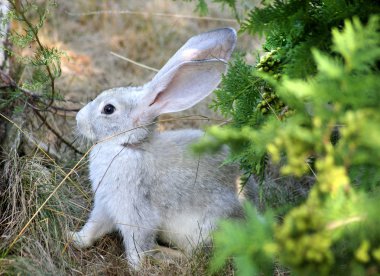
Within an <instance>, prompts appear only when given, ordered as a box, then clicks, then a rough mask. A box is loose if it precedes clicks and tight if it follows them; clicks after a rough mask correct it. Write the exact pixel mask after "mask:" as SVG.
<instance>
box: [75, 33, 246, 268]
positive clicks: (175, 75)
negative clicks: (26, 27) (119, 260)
mask: <svg viewBox="0 0 380 276" xmlns="http://www.w3.org/2000/svg"><path fill="white" fill-rule="evenodd" d="M235 41H236V33H235V31H234V30H233V29H229V28H225V29H219V30H215V31H212V32H208V33H204V34H201V35H198V36H195V37H193V38H191V39H190V40H189V41H188V42H187V43H186V44H185V45H184V46H183V47H182V48H181V49H180V50H179V51H178V52H177V53H176V54H175V55H174V56H173V58H172V59H170V61H169V62H168V63H167V64H166V65H165V66H164V67H163V69H162V70H161V71H160V72H159V73H158V74H157V75H156V77H155V78H154V79H153V80H152V82H150V83H148V84H146V85H145V86H143V87H137V88H114V89H111V90H108V91H105V92H103V93H102V94H100V95H99V96H98V97H97V98H96V99H95V100H94V101H92V102H90V103H89V104H88V105H86V106H85V107H84V108H83V109H82V110H81V111H80V112H79V113H78V115H77V123H78V128H79V131H80V132H81V133H82V134H83V135H84V136H85V137H87V138H89V139H91V140H93V141H95V142H97V144H96V146H95V147H94V148H93V149H92V151H91V154H90V179H91V183H92V188H93V192H94V208H93V210H92V212H91V215H90V218H89V219H88V221H87V223H86V224H85V226H84V227H83V228H82V230H81V231H79V232H76V233H71V234H70V235H71V236H72V238H73V241H74V243H75V244H76V245H77V246H79V247H87V246H90V245H91V244H92V243H93V242H94V241H95V240H96V239H98V238H101V237H102V236H103V235H104V234H106V233H109V232H111V231H113V230H118V231H119V232H120V233H121V234H122V236H123V240H124V245H125V250H126V257H127V259H128V261H129V262H130V263H131V265H133V266H134V267H136V268H137V267H138V265H139V264H140V260H141V257H143V256H144V255H145V254H148V252H149V251H151V250H152V249H153V247H154V246H155V240H156V237H157V236H158V235H159V236H160V238H161V239H163V240H164V241H165V242H167V243H170V244H174V245H175V246H177V247H178V248H180V249H182V250H183V251H185V252H186V253H188V254H190V253H191V252H192V250H193V249H194V247H195V246H197V245H198V244H201V243H204V242H206V243H207V242H209V241H210V232H211V231H212V230H213V229H214V228H215V226H216V222H217V221H218V220H219V219H221V218H227V217H233V216H241V214H242V211H241V205H240V201H239V199H238V187H237V180H238V178H239V170H238V168H237V167H236V166H233V165H224V166H222V163H223V161H224V160H225V157H226V154H227V149H224V150H223V151H221V152H220V153H219V154H216V155H207V156H202V157H199V156H195V155H193V154H192V153H191V152H190V151H189V145H190V144H192V143H194V142H196V141H197V140H198V139H199V138H200V137H202V135H203V132H201V131H199V130H178V131H167V132H162V133H158V132H156V131H155V127H154V120H155V118H156V117H157V116H158V115H160V114H162V113H166V112H176V111H180V110H183V109H186V108H189V107H191V106H193V105H194V104H196V103H197V102H199V101H201V100H202V99H203V98H204V97H206V96H207V95H209V94H210V93H211V92H212V91H213V90H214V89H215V87H216V86H217V85H218V83H219V81H220V79H221V74H222V73H224V72H225V70H226V61H227V60H228V58H229V57H230V55H231V52H232V50H233V48H234V46H235ZM107 104H112V105H113V106H115V108H116V109H115V112H114V113H112V114H109V115H106V114H104V112H103V108H104V106H105V105H107Z"/></svg>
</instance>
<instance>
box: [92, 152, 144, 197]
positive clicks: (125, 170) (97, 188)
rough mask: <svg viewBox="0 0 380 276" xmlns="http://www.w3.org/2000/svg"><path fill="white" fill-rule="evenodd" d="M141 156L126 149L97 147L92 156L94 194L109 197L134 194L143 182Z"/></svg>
mask: <svg viewBox="0 0 380 276" xmlns="http://www.w3.org/2000/svg"><path fill="white" fill-rule="evenodd" d="M140 159H141V156H140V155H139V153H138V152H133V151H130V150H128V149H126V148H125V147H122V146H119V147H116V146H115V147H107V145H106V146H101V145H99V146H96V147H95V148H94V149H93V150H92V152H91V154H90V165H89V169H90V180H91V185H92V189H93V192H94V193H95V194H96V193H102V194H107V195H111V196H112V195H115V194H114V193H120V192H128V193H132V192H133V191H134V190H135V189H136V186H138V184H139V183H140V182H141V176H140V175H139V174H137V173H136V172H137V171H138V170H139V168H138V167H139V163H141V162H140Z"/></svg>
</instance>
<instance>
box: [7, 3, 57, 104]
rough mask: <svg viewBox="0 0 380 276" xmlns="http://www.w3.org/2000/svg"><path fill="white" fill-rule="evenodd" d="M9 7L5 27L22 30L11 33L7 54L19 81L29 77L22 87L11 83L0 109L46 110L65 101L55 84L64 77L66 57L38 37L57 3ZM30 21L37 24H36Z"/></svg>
mask: <svg viewBox="0 0 380 276" xmlns="http://www.w3.org/2000/svg"><path fill="white" fill-rule="evenodd" d="M9 3H10V7H11V9H10V11H9V13H8V14H7V17H6V18H4V20H3V21H4V22H3V24H4V23H6V22H15V23H17V24H19V26H20V28H18V29H17V28H15V29H12V30H11V31H10V33H9V35H8V39H9V41H10V43H11V46H12V47H9V48H7V49H5V50H6V52H7V53H8V54H9V56H11V57H13V58H14V60H15V65H14V67H15V68H17V69H18V71H15V72H14V75H15V77H14V78H15V79H16V81H17V78H19V75H26V76H27V77H26V80H25V81H24V82H23V83H22V84H21V85H20V86H18V85H16V81H14V82H12V81H10V82H11V83H10V84H9V86H10V88H11V89H9V90H8V91H7V92H8V93H5V95H4V96H2V97H1V99H0V109H2V108H9V107H10V106H12V107H13V108H16V109H17V108H18V107H20V106H31V107H33V108H34V109H36V110H37V109H45V110H46V109H48V108H49V107H51V105H52V103H53V100H55V99H61V98H62V97H61V95H60V94H59V91H57V89H56V87H55V81H56V79H57V78H59V77H60V76H61V58H62V56H63V55H64V53H63V52H62V51H60V50H59V49H57V48H55V47H48V46H46V45H44V44H43V43H42V42H41V40H40V34H39V33H40V31H41V29H42V28H43V26H44V24H45V22H46V20H47V15H48V14H49V9H50V8H51V7H54V6H55V5H56V4H55V2H54V1H48V2H47V4H46V5H45V6H41V5H38V4H37V3H36V2H35V1H32V2H27V1H9ZM31 18H38V20H37V22H34V20H32V19H31ZM26 48H30V49H32V54H31V55H30V54H29V55H28V54H27V55H25V54H22V53H23V50H24V49H26ZM32 94H33V95H32ZM20 100H21V101H20ZM25 102H28V103H29V104H25ZM17 106H18V107H17Z"/></svg>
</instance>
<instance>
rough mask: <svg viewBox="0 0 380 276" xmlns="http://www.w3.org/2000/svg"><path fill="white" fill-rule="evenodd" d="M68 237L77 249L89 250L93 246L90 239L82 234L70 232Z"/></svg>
mask: <svg viewBox="0 0 380 276" xmlns="http://www.w3.org/2000/svg"><path fill="white" fill-rule="evenodd" d="M67 236H68V239H69V240H71V241H72V242H73V244H74V246H75V247H77V248H87V247H90V246H91V245H92V240H91V239H90V237H88V236H85V235H83V234H82V233H81V232H74V231H69V232H68V234H67Z"/></svg>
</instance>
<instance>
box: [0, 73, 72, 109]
mask: <svg viewBox="0 0 380 276" xmlns="http://www.w3.org/2000/svg"><path fill="white" fill-rule="evenodd" d="M0 78H1V79H2V81H3V82H4V85H2V86H1V87H0V88H11V89H13V90H18V91H20V92H22V93H23V94H24V95H25V96H27V97H28V98H30V99H31V100H32V101H39V102H41V103H44V104H46V103H45V102H44V97H43V96H42V95H40V94H38V93H36V92H33V91H30V90H28V89H25V88H23V87H21V86H19V85H18V84H17V83H16V82H15V81H14V80H13V79H12V78H11V77H10V76H9V75H8V74H6V73H4V71H2V70H0ZM59 101H62V102H70V103H78V102H76V101H71V100H66V99H63V100H59ZM30 107H31V108H32V109H35V110H38V111H47V110H46V109H39V108H37V107H36V106H34V105H30ZM49 108H50V109H54V110H59V111H66V112H78V111H79V109H78V108H65V107H58V106H54V105H50V106H48V108H47V109H49Z"/></svg>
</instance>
